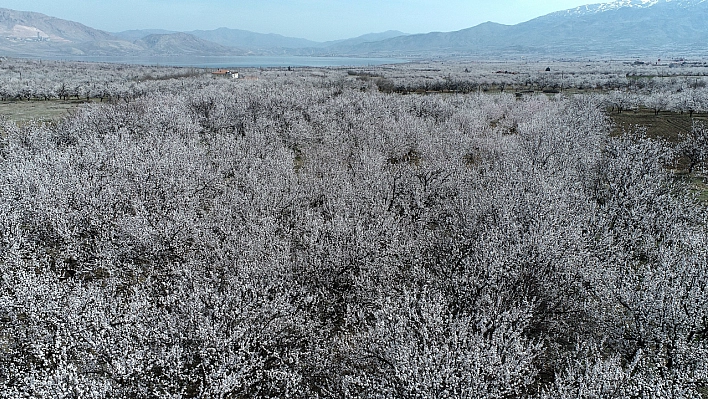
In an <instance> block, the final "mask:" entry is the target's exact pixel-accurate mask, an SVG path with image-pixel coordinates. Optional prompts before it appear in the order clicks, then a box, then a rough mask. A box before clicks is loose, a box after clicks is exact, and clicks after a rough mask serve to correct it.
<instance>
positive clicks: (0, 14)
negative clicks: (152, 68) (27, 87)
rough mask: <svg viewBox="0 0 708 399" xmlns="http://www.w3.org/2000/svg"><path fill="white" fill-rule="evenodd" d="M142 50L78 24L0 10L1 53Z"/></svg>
mask: <svg viewBox="0 0 708 399" xmlns="http://www.w3.org/2000/svg"><path fill="white" fill-rule="evenodd" d="M140 50H141V49H140V48H139V47H138V46H135V45H134V44H133V43H130V42H126V41H122V40H120V39H119V38H117V37H116V36H113V35H111V34H110V33H108V32H104V31H101V30H98V29H93V28H90V27H88V26H86V25H82V24H80V23H78V22H72V21H66V20H63V19H59V18H53V17H49V16H47V15H44V14H40V13H35V12H26V11H15V10H9V9H5V8H0V51H1V52H2V53H4V54H5V55H15V56H38V55H40V56H41V55H52V54H54V55H60V54H71V55H85V54H93V55H112V54H125V53H134V52H139V51H140Z"/></svg>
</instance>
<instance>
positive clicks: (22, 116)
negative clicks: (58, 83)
mask: <svg viewBox="0 0 708 399" xmlns="http://www.w3.org/2000/svg"><path fill="white" fill-rule="evenodd" d="M83 103H85V101H62V100H48V101H42V100H31V101H2V102H0V115H1V116H4V117H6V118H7V119H9V120H11V121H15V122H18V123H22V122H28V121H30V120H37V121H44V122H48V121H53V120H57V119H59V118H62V117H65V116H67V115H69V114H70V113H71V112H72V111H74V110H76V109H77V108H78V107H79V105H81V104H83Z"/></svg>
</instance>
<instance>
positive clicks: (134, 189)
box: [0, 75, 708, 398]
mask: <svg viewBox="0 0 708 399" xmlns="http://www.w3.org/2000/svg"><path fill="white" fill-rule="evenodd" d="M210 82H211V83H209V84H204V85H203V86H202V87H197V86H191V87H189V89H184V88H183V86H182V82H180V81H178V80H174V81H166V83H165V87H167V86H168V85H170V84H171V85H172V86H171V88H170V89H169V90H167V89H166V90H165V92H163V93H154V94H149V95H145V96H143V97H141V98H139V99H137V100H135V101H131V102H115V103H111V104H89V105H86V106H84V107H82V108H81V110H80V111H79V112H77V113H75V114H74V115H72V116H69V117H67V118H66V119H64V120H62V121H61V122H58V123H55V124H51V125H41V124H31V123H30V124H26V125H22V126H21V127H18V126H16V125H15V124H13V123H10V122H6V123H4V125H3V132H2V134H0V140H1V141H0V397H2V398H19V397H35V398H45V397H67V398H68V397H87V398H88V397H92V398H107V397H111V398H149V397H150V398H151V397H165V398H167V397H203V398H233V397H262V398H266V397H300V398H317V397H321V398H330V397H345V398H433V397H435V398H511V397H519V398H578V397H585V398H591V397H602V398H613V397H614V398H626V397H646V398H700V397H701V395H705V394H706V389H708V362H707V361H706V359H708V324H707V320H708V251H707V248H708V235H707V232H706V229H705V226H706V222H708V220H706V218H707V216H706V215H707V214H708V213H706V212H705V204H703V203H700V202H698V201H697V200H695V199H694V198H693V197H692V196H691V195H689V194H688V193H689V189H688V187H687V186H686V185H685V183H684V182H683V180H680V179H675V178H674V177H673V176H672V175H671V173H670V172H668V169H667V168H666V167H665V166H666V165H667V164H669V163H671V162H672V161H673V160H674V159H675V158H676V155H677V154H676V153H675V149H673V148H671V147H667V146H665V145H664V144H662V143H661V142H657V141H652V140H648V139H646V138H642V137H633V136H623V137H611V136H610V135H609V131H610V123H609V120H608V118H607V116H606V115H605V114H604V113H603V111H602V106H601V102H599V99H598V97H593V96H576V97H567V96H559V97H556V98H553V99H549V98H547V97H546V96H533V97H529V98H524V99H521V100H517V99H516V98H515V97H514V96H513V95H507V94H503V95H484V94H478V95H477V94H475V95H449V96H411V95H407V96H406V95H400V94H384V93H379V92H378V91H376V90H366V91H362V90H360V88H359V87H357V86H356V84H351V85H350V84H341V83H342V82H341V81H334V82H333V81H330V80H323V79H322V78H321V77H308V76H302V75H294V76H288V77H283V78H281V79H279V80H273V81H264V80H261V81H257V82H239V84H233V82H227V81H210ZM337 82H339V83H337ZM355 82H358V81H356V80H355ZM703 132H704V130H700V127H698V126H697V128H696V130H695V133H696V134H695V135H694V136H692V137H695V138H696V139H692V141H691V140H689V141H686V144H685V145H684V147H681V148H686V149H687V148H692V149H697V150H700V151H703V152H702V153H701V154H705V150H706V147H705V145H706V144H705V140H703V141H701V140H699V139H698V138H700V137H704V133H703ZM703 156H704V155H700V157H703ZM702 162H704V158H700V159H699V165H702ZM697 167H699V166H697Z"/></svg>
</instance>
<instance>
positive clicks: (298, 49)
mask: <svg viewBox="0 0 708 399" xmlns="http://www.w3.org/2000/svg"><path fill="white" fill-rule="evenodd" d="M706 21H708V0H615V1H612V2H609V3H600V4H591V5H586V6H582V7H577V8H574V9H569V10H563V11H558V12H554V13H551V14H548V15H544V16H541V17H538V18H535V19H532V20H530V21H526V22H523V23H519V24H516V25H502V24H497V23H493V22H486V23H483V24H480V25H477V26H474V27H471V28H468V29H463V30H459V31H454V32H431V33H425V34H414V35H409V34H405V33H403V32H399V31H387V32H382V33H375V34H368V35H364V36H360V37H357V38H352V39H347V40H337V41H330V42H315V41H310V40H307V39H301V38H293V37H286V36H281V35H276V34H262V33H255V32H249V31H244V30H238V29H228V28H219V29H214V30H195V31H191V32H174V31H164V30H155V29H146V30H132V31H125V32H117V33H109V32H104V31H101V30H98V29H93V28H91V27H88V26H85V25H82V24H80V23H77V22H72V21H67V20H63V19H59V18H53V17H49V16H46V15H43V14H40V13H34V12H24V11H14V10H9V9H1V8H0V55H5V56H16V57H44V56H82V55H91V56H129V55H163V56H164V55H312V56H323V55H329V56H369V57H370V56H385V57H404V56H405V57H416V58H430V57H451V56H485V57H495V56H499V57H505V56H525V55H528V56H534V55H536V56H544V57H549V56H550V57H564V56H582V57H584V56H603V55H604V56H614V55H624V56H640V55H647V54H651V55H652V56H654V55H660V56H670V55H685V54H706V53H708V48H706V43H708V24H707V23H706Z"/></svg>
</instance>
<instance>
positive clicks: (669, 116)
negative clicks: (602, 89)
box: [608, 108, 708, 143]
mask: <svg viewBox="0 0 708 399" xmlns="http://www.w3.org/2000/svg"><path fill="white" fill-rule="evenodd" d="M608 114H609V115H610V117H611V118H612V121H613V122H614V124H615V130H614V133H615V134H621V133H622V132H629V131H633V130H635V129H636V128H637V127H640V128H645V129H646V133H647V136H649V137H652V138H662V139H665V140H668V141H669V142H671V143H678V142H679V141H680V139H681V136H682V135H686V134H688V133H690V132H691V129H692V128H693V123H694V122H702V123H708V115H707V114H698V113H695V114H693V117H691V116H689V114H688V113H683V114H682V113H680V112H671V111H661V112H659V114H658V115H655V114H654V111H652V110H650V109H646V108H639V109H637V110H627V111H624V112H622V113H617V112H611V111H608Z"/></svg>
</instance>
